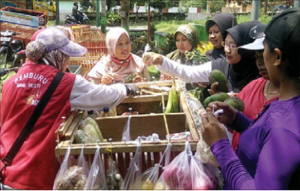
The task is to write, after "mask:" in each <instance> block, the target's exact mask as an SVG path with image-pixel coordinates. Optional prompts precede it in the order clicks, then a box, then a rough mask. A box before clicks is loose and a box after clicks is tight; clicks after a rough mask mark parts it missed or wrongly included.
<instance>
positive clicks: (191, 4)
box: [181, 0, 206, 8]
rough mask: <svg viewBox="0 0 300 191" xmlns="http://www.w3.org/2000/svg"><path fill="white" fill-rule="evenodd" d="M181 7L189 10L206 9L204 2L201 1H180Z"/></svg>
mask: <svg viewBox="0 0 300 191" xmlns="http://www.w3.org/2000/svg"><path fill="white" fill-rule="evenodd" d="M181 6H183V7H186V8H189V7H204V6H205V7H206V2H204V1H202V0H185V1H181Z"/></svg>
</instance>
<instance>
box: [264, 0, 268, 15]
mask: <svg viewBox="0 0 300 191" xmlns="http://www.w3.org/2000/svg"><path fill="white" fill-rule="evenodd" d="M267 11H268V0H265V11H264V12H265V14H266V13H267Z"/></svg>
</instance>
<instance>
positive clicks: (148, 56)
mask: <svg viewBox="0 0 300 191" xmlns="http://www.w3.org/2000/svg"><path fill="white" fill-rule="evenodd" d="M143 61H144V63H145V64H146V66H147V67H149V66H151V65H152V64H154V65H162V63H163V57H162V55H160V54H157V53H154V52H147V53H145V54H144V55H143Z"/></svg>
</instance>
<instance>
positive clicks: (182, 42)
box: [175, 32, 192, 54]
mask: <svg viewBox="0 0 300 191" xmlns="http://www.w3.org/2000/svg"><path fill="white" fill-rule="evenodd" d="M175 40H176V47H177V49H178V51H179V52H180V53H183V54H184V53H185V51H190V50H191V49H192V44H191V42H190V41H189V39H188V38H187V37H186V36H184V35H183V34H182V33H180V32H179V33H177V35H176V39H175Z"/></svg>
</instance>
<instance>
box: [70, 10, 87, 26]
mask: <svg viewBox="0 0 300 191" xmlns="http://www.w3.org/2000/svg"><path fill="white" fill-rule="evenodd" d="M80 14H81V15H82V17H83V18H82V22H80V21H77V20H76V19H75V17H74V16H73V15H67V16H66V19H65V24H66V25H70V24H89V23H90V19H89V18H88V17H87V15H86V14H85V13H83V12H80Z"/></svg>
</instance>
